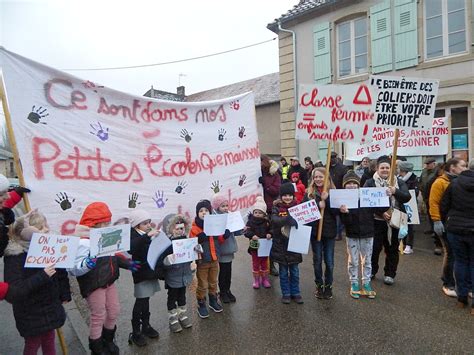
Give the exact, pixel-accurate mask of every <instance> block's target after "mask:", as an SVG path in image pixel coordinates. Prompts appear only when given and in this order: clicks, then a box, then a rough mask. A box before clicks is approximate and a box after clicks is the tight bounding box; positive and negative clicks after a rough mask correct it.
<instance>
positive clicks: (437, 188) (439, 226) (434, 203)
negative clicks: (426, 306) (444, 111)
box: [429, 158, 466, 297]
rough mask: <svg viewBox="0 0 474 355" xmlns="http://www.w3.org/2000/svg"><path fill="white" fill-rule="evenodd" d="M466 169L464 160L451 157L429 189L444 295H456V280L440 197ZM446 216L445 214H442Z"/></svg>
mask: <svg viewBox="0 0 474 355" xmlns="http://www.w3.org/2000/svg"><path fill="white" fill-rule="evenodd" d="M464 170H466V162H465V161H464V160H462V159H459V158H451V159H449V160H448V161H447V162H446V163H445V164H444V173H443V175H441V176H440V177H438V178H437V179H436V180H435V182H434V183H433V185H432V186H431V191H430V200H429V204H430V216H431V219H432V220H433V230H434V232H435V233H436V235H437V236H438V237H439V238H440V240H441V244H442V245H443V254H444V258H443V275H442V277H441V280H443V288H442V290H443V292H444V293H445V295H446V296H450V297H456V290H455V286H456V282H455V279H454V274H453V267H454V254H453V250H452V249H451V246H450V244H449V241H448V236H447V234H446V230H445V228H444V225H445V223H446V220H445V219H443V216H442V215H441V210H440V206H441V199H442V197H443V195H444V193H445V191H446V189H447V188H448V186H449V184H450V183H451V181H452V180H453V179H455V178H456V177H457V176H458V175H459V174H461V172H463V171H464ZM444 217H446V216H444Z"/></svg>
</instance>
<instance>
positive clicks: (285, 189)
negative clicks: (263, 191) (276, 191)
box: [280, 182, 295, 196]
mask: <svg viewBox="0 0 474 355" xmlns="http://www.w3.org/2000/svg"><path fill="white" fill-rule="evenodd" d="M283 195H293V196H294V195H295V187H294V186H293V184H292V183H291V182H285V183H284V184H281V186H280V196H283Z"/></svg>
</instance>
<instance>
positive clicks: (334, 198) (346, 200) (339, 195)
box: [329, 189, 359, 209]
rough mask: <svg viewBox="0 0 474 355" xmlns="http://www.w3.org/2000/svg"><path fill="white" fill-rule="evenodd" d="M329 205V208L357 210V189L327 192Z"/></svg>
mask: <svg viewBox="0 0 474 355" xmlns="http://www.w3.org/2000/svg"><path fill="white" fill-rule="evenodd" d="M329 205H330V207H331V208H340V207H341V206H342V205H346V206H347V208H349V209H350V208H359V189H331V190H329Z"/></svg>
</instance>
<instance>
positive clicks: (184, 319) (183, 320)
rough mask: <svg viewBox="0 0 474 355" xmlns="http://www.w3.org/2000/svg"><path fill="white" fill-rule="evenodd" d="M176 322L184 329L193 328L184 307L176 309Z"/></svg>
mask: <svg viewBox="0 0 474 355" xmlns="http://www.w3.org/2000/svg"><path fill="white" fill-rule="evenodd" d="M178 320H179V323H180V324H181V326H182V327H183V328H185V329H187V328H191V327H192V326H193V321H192V320H191V319H190V318H189V317H188V315H187V313H186V306H182V307H178Z"/></svg>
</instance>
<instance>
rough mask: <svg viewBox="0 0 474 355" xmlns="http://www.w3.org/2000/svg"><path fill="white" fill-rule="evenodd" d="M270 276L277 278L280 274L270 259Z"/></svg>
mask: <svg viewBox="0 0 474 355" xmlns="http://www.w3.org/2000/svg"><path fill="white" fill-rule="evenodd" d="M270 275H272V276H278V275H280V273H279V272H278V269H277V268H276V266H275V263H274V262H273V260H272V259H270Z"/></svg>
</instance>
